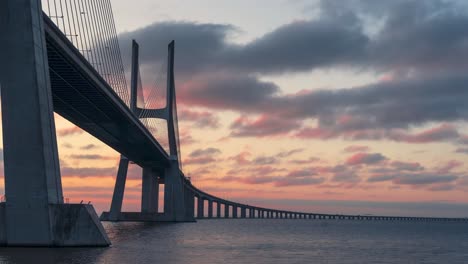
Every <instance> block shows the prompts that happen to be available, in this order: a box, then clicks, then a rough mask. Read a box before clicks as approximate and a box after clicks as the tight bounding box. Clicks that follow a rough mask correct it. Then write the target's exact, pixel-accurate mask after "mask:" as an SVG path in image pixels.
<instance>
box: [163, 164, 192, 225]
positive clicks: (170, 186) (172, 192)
mask: <svg viewBox="0 0 468 264" xmlns="http://www.w3.org/2000/svg"><path fill="white" fill-rule="evenodd" d="M164 174H165V176H164V220H165V221H171V222H191V221H194V219H193V218H187V215H188V214H187V213H186V210H191V209H188V207H189V206H190V205H186V204H185V197H184V189H185V186H184V183H183V180H184V179H183V176H182V175H181V174H180V170H179V162H178V160H177V157H174V156H173V155H171V156H170V166H169V167H167V168H165V171H164Z"/></svg>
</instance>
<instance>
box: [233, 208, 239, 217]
mask: <svg viewBox="0 0 468 264" xmlns="http://www.w3.org/2000/svg"><path fill="white" fill-rule="evenodd" d="M237 208H238V207H237V205H233V206H232V218H237Z"/></svg>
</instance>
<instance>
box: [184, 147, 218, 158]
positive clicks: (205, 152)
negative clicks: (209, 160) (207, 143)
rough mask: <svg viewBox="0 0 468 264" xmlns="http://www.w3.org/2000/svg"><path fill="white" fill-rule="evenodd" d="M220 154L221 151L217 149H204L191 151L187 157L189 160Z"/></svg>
mask: <svg viewBox="0 0 468 264" xmlns="http://www.w3.org/2000/svg"><path fill="white" fill-rule="evenodd" d="M217 154H221V150H219V149H217V148H206V149H196V150H194V151H192V152H191V153H190V154H189V156H190V157H191V158H197V157H202V156H211V155H217Z"/></svg>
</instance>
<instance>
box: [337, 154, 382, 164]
mask: <svg viewBox="0 0 468 264" xmlns="http://www.w3.org/2000/svg"><path fill="white" fill-rule="evenodd" d="M386 159H387V158H386V157H385V156H383V155H382V154H380V153H356V154H354V155H352V156H351V157H349V158H348V159H347V160H346V164H347V165H360V164H365V165H372V164H377V163H380V162H382V161H384V160H386Z"/></svg>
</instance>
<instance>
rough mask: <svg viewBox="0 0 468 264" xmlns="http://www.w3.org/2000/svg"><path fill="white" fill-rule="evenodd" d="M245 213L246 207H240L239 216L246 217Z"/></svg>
mask: <svg viewBox="0 0 468 264" xmlns="http://www.w3.org/2000/svg"><path fill="white" fill-rule="evenodd" d="M246 216H247V213H246V208H245V206H242V207H241V218H246Z"/></svg>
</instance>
